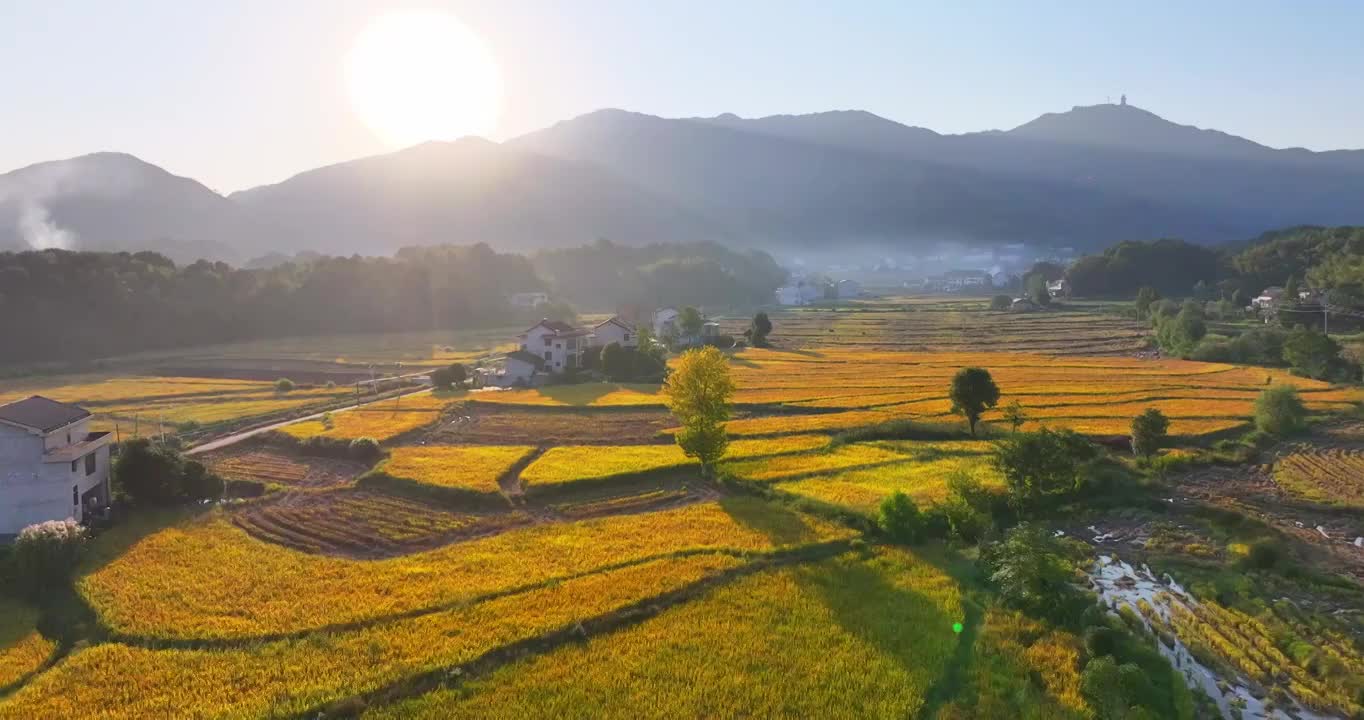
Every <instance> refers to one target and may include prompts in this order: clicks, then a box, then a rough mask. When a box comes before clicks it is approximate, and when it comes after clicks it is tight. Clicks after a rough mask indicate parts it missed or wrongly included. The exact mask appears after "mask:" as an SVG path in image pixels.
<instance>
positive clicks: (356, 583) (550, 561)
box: [79, 497, 852, 640]
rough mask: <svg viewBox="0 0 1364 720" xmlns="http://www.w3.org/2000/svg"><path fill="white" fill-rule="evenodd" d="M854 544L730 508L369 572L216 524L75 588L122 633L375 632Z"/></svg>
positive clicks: (560, 532) (461, 546)
mask: <svg viewBox="0 0 1364 720" xmlns="http://www.w3.org/2000/svg"><path fill="white" fill-rule="evenodd" d="M851 535H852V532H851V531H850V530H847V529H845V528H842V527H839V526H836V525H833V524H831V523H829V522H827V521H824V520H820V519H818V518H815V517H810V516H805V515H801V514H798V513H795V512H791V511H788V510H783V509H781V508H780V507H777V506H772V505H769V504H767V503H764V502H762V501H759V500H755V499H751V498H742V497H735V498H726V499H725V500H723V501H721V502H718V503H704V504H696V505H689V506H685V507H681V508H678V509H674V510H665V511H661V512H655V513H649V514H646V515H640V516H635V515H628V516H615V517H607V518H601V519H596V520H587V521H582V522H576V523H567V524H550V525H535V526H529V527H524V528H519V529H515V530H511V531H508V532H504V533H501V534H498V535H494V536H491V537H487V538H483V539H479V540H473V541H470V542H464V543H458V544H454V545H449V546H446V547H442V548H439V549H436V550H431V551H428V552H423V553H416V554H412V555H405V556H402V557H397V558H391V559H385V560H373V561H364V560H351V559H346V558H339V557H331V556H325V555H313V554H307V553H303V552H298V551H295V550H291V549H287V548H284V547H280V546H279V545H276V544H272V543H264V542H260V541H258V540H256V539H254V538H252V537H251V536H249V535H247V534H246V533H245V532H243V531H242V530H241V529H239V528H237V527H236V526H234V525H232V524H231V523H230V522H228V521H227V519H225V518H223V517H221V516H220V515H217V514H215V515H213V516H210V517H208V518H204V519H199V520H194V521H189V522H186V523H182V524H179V525H176V526H173V527H169V528H166V529H164V530H161V531H159V532H156V533H153V534H151V535H149V536H147V537H145V538H143V539H141V540H140V541H138V542H137V543H135V544H133V545H132V546H131V547H130V548H128V550H127V551H126V552H124V553H123V554H122V555H120V556H119V557H118V558H117V559H114V560H113V561H111V562H109V563H108V564H106V565H104V566H103V567H100V568H99V569H98V570H95V571H94V572H92V573H90V574H88V575H86V576H85V577H83V578H82V579H81V580H80V582H79V590H80V592H81V593H82V595H83V596H84V597H85V598H86V600H87V601H88V602H89V603H90V605H91V607H92V608H93V609H94V610H95V612H96V613H97V614H98V616H99V618H100V620H101V621H102V622H103V623H105V624H106V625H107V626H108V627H109V628H111V629H112V630H114V631H115V632H117V633H120V634H123V635H129V636H138V637H148V638H161V639H181V640H188V639H196V638H197V639H221V638H249V637H259V636H270V635H278V634H292V633H302V632H309V631H315V630H319V629H322V628H327V627H330V626H336V625H344V624H349V623H359V622H372V621H375V620H378V619H381V618H384V617H391V616H395V615H400V614H403V613H411V612H418V611H423V610H429V609H433V608H439V607H445V606H449V605H453V604H457V603H461V602H468V601H470V600H472V599H475V598H477V597H479V596H481V595H485V594H488V593H495V592H505V591H507V590H509V589H512V588H517V587H524V586H529V585H534V584H537V583H543V582H547V581H551V580H555V579H562V578H566V577H572V576H575V575H579V574H582V573H585V572H591V571H595V570H598V569H600V568H602V567H605V566H610V565H618V564H622V563H629V562H639V561H644V560H648V559H651V558H657V557H665V556H670V555H676V554H678V553H697V552H715V553H753V554H761V553H767V552H772V551H775V550H779V549H782V548H788V547H792V546H798V545H805V544H810V543H819V542H826V541H831V540H840V539H846V538H848V537H851ZM242 608H251V610H252V611H251V612H249V613H243V612H242Z"/></svg>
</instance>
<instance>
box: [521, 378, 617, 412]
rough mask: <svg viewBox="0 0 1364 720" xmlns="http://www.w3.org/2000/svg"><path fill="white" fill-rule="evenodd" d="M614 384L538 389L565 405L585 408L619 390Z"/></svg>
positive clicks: (558, 386)
mask: <svg viewBox="0 0 1364 720" xmlns="http://www.w3.org/2000/svg"><path fill="white" fill-rule="evenodd" d="M619 389H620V386H619V385H617V384H615V383H604V382H596V383H578V384H575V385H547V386H545V387H542V388H540V394H541V395H543V396H545V397H547V398H550V399H551V400H557V401H558V402H561V403H564V404H565V405H576V406H585V405H591V404H592V403H594V402H596V401H597V400H600V399H601V398H602V397H604V396H606V395H609V394H610V393H613V392H615V391H616V390H619Z"/></svg>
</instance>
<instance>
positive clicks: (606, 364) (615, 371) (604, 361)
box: [601, 342, 631, 381]
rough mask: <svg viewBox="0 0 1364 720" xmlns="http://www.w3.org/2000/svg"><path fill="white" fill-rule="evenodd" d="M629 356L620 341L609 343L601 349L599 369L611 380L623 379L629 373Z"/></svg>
mask: <svg viewBox="0 0 1364 720" xmlns="http://www.w3.org/2000/svg"><path fill="white" fill-rule="evenodd" d="M630 370H631V367H630V358H629V357H627V355H626V352H625V348H623V347H621V346H620V343H614V342H613V343H611V344H610V345H607V346H606V347H604V348H602V349H601V371H602V372H603V373H605V375H606V377H607V378H608V379H611V380H616V381H620V380H624V379H626V378H627V377H629V375H630Z"/></svg>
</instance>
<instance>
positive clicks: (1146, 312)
mask: <svg viewBox="0 0 1364 720" xmlns="http://www.w3.org/2000/svg"><path fill="white" fill-rule="evenodd" d="M1159 299H1160V293H1158V292H1156V289H1155V288H1153V287H1151V286H1150V285H1143V286H1142V288H1141V289H1140V290H1138V291H1137V299H1136V301H1135V302H1134V303H1133V306H1134V307H1135V308H1136V311H1137V318H1138V319H1141V320H1145V319H1146V318H1148V317H1150V316H1151V305H1152V304H1153V303H1155V302H1156V301H1157V300H1159Z"/></svg>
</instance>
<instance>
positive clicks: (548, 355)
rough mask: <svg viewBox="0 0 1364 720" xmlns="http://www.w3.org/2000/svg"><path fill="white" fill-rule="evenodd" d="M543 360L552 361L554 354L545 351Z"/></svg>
mask: <svg viewBox="0 0 1364 720" xmlns="http://www.w3.org/2000/svg"><path fill="white" fill-rule="evenodd" d="M545 359H546V360H553V359H554V353H553V352H551V351H549V350H546V351H545Z"/></svg>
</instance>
